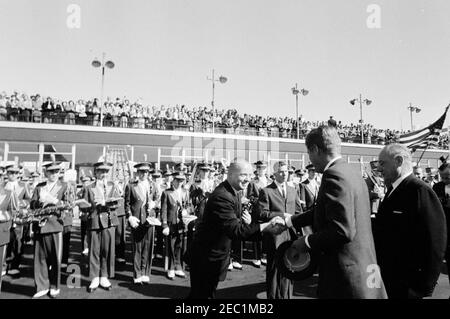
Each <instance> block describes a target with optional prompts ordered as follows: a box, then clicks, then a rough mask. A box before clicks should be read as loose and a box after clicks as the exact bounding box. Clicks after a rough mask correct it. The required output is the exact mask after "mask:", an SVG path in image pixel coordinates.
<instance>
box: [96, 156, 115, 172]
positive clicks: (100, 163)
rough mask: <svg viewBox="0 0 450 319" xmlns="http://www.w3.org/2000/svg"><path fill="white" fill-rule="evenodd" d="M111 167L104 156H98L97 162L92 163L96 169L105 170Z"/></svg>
mask: <svg viewBox="0 0 450 319" xmlns="http://www.w3.org/2000/svg"><path fill="white" fill-rule="evenodd" d="M112 167H113V164H112V163H110V162H108V161H107V160H106V158H104V157H103V156H100V158H99V159H98V162H97V163H95V164H94V169H96V170H106V171H109V170H110V169H111V168H112Z"/></svg>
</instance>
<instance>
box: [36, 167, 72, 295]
mask: <svg viewBox="0 0 450 319" xmlns="http://www.w3.org/2000/svg"><path fill="white" fill-rule="evenodd" d="M44 168H45V176H46V177H47V181H46V182H42V183H40V184H38V185H37V186H36V188H35V189H34V192H33V197H32V198H31V201H30V208H31V209H39V208H46V207H50V206H59V205H62V204H64V201H66V198H65V195H66V190H67V184H66V183H63V182H60V181H59V180H58V177H59V171H60V169H61V167H60V166H59V164H56V163H55V162H51V163H49V164H46V165H44ZM33 231H34V234H35V235H34V281H35V284H36V294H35V295H34V296H33V298H39V297H42V296H44V295H46V294H47V293H48V292H49V290H50V297H52V298H56V297H57V296H58V295H59V293H60V289H59V284H60V280H61V257H62V244H63V243H62V231H63V221H62V220H61V219H60V218H58V217H57V216H52V215H50V216H48V217H45V218H44V219H43V220H41V221H40V222H34V223H33Z"/></svg>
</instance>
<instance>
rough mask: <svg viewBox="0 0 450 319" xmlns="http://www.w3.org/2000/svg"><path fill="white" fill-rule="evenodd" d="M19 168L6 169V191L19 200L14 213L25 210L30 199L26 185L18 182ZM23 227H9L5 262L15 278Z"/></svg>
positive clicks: (13, 225)
mask: <svg viewBox="0 0 450 319" xmlns="http://www.w3.org/2000/svg"><path fill="white" fill-rule="evenodd" d="M20 169H21V167H20V166H18V165H17V164H13V165H9V166H7V167H6V174H7V176H8V182H7V183H6V186H5V187H6V189H8V190H10V191H12V192H14V193H15V195H16V196H17V199H18V200H19V201H18V202H17V207H14V210H15V211H17V212H18V211H19V209H26V207H27V206H28V204H27V202H26V201H28V200H30V198H31V194H30V191H29V188H28V185H27V184H26V183H24V182H22V181H19V180H18V176H19V174H20ZM24 228H25V227H24V225H19V224H15V223H13V224H12V226H11V230H10V232H11V240H10V242H9V244H8V248H7V254H6V255H7V257H6V258H7V260H8V262H9V270H8V274H9V275H12V276H15V275H20V271H19V266H20V261H21V259H22V254H23V247H22V244H23V240H22V238H23V236H24Z"/></svg>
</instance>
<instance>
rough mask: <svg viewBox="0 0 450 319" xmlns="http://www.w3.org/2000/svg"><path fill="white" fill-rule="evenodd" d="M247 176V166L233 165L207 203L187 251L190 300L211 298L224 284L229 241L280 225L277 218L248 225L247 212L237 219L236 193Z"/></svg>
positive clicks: (238, 197)
mask: <svg viewBox="0 0 450 319" xmlns="http://www.w3.org/2000/svg"><path fill="white" fill-rule="evenodd" d="M251 172H252V167H251V165H250V164H249V163H248V162H246V161H244V160H237V161H235V162H233V163H232V164H231V165H230V167H229V169H228V176H227V180H226V181H224V182H223V183H221V184H220V185H219V186H217V188H216V189H215V190H214V191H213V193H212V194H211V195H210V197H209V199H208V202H207V204H206V207H205V211H204V215H203V218H202V220H201V221H200V223H199V224H198V226H197V228H196V231H195V234H194V239H193V242H192V247H191V251H192V252H191V265H190V267H191V269H190V272H191V273H190V275H191V292H190V295H189V297H190V298H196V299H198V298H201V299H207V298H214V297H215V292H216V289H217V285H218V283H219V281H223V280H225V278H226V275H227V271H228V265H229V263H230V249H231V242H232V240H236V239H239V240H243V239H246V238H248V237H250V236H251V235H253V234H255V233H257V232H259V231H261V230H263V229H265V228H266V227H267V226H269V225H275V224H277V223H278V224H279V223H281V224H284V220H283V219H282V218H279V217H278V218H274V219H272V220H271V221H270V222H268V223H263V224H257V223H256V222H255V221H254V222H253V223H252V220H251V217H250V214H249V213H248V212H247V211H244V212H243V213H242V215H241V209H242V207H241V195H240V191H242V190H244V189H245V188H246V187H247V185H248V181H249V178H250V175H251ZM239 216H241V218H239ZM269 229H270V227H269Z"/></svg>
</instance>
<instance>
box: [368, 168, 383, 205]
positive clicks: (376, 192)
mask: <svg viewBox="0 0 450 319" xmlns="http://www.w3.org/2000/svg"><path fill="white" fill-rule="evenodd" d="M365 181H366V184H367V188H368V190H369V199H370V206H371V212H372V214H376V213H377V212H378V207H379V206H380V191H384V183H383V180H382V179H381V178H379V177H377V176H374V175H371V177H367V178H366V179H365Z"/></svg>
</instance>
